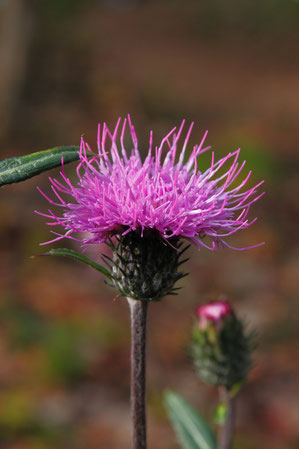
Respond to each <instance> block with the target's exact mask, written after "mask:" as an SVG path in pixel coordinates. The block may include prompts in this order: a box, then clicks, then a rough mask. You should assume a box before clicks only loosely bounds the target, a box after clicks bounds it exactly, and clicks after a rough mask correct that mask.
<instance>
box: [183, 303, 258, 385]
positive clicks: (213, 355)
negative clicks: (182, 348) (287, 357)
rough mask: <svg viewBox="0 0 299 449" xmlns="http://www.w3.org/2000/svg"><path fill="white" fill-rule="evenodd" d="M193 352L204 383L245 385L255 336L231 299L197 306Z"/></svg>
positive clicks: (198, 371) (195, 363)
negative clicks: (238, 315)
mask: <svg viewBox="0 0 299 449" xmlns="http://www.w3.org/2000/svg"><path fill="white" fill-rule="evenodd" d="M197 317H198V322H197V325H196V326H195V328H194V330H193V338H192V345H191V354H192V357H193V360H194V365H195V368H196V370H197V373H198V375H199V376H200V377H201V378H202V379H203V381H204V382H206V383H208V384H212V385H216V386H224V387H225V388H226V389H228V390H231V389H232V388H233V387H237V386H238V385H240V384H242V383H243V382H244V381H245V379H246V376H247V374H248V372H249V370H250V367H251V359H250V351H251V346H252V345H251V335H249V334H247V333H245V331H244V325H243V323H242V321H241V320H239V319H238V318H237V317H236V315H235V313H234V311H233V308H232V306H231V305H230V304H229V303H228V302H227V301H213V302H210V303H207V304H205V305H203V306H200V307H198V309H197Z"/></svg>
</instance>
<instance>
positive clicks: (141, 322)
mask: <svg viewBox="0 0 299 449" xmlns="http://www.w3.org/2000/svg"><path fill="white" fill-rule="evenodd" d="M127 299H128V303H129V306H130V311H131V413H132V449H146V410H145V396H146V387H145V367H146V316H147V304H148V303H147V301H136V300H135V299H132V298H127Z"/></svg>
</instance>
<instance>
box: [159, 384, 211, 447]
mask: <svg viewBox="0 0 299 449" xmlns="http://www.w3.org/2000/svg"><path fill="white" fill-rule="evenodd" d="M164 404H165V407H166V410H167V413H168V416H169V418H170V420H171V423H172V426H173V428H174V430H175V433H176V435H177V438H178V440H179V442H180V443H181V445H182V447H183V449H217V445H216V440H215V436H214V434H213V432H212V430H211V429H210V427H209V425H208V424H207V423H206V422H205V420H204V419H203V418H202V417H201V415H200V414H199V413H198V412H197V411H196V410H195V409H194V408H193V407H192V406H191V405H190V404H189V403H188V402H187V401H186V400H185V399H183V398H182V397H181V396H179V395H178V394H176V393H174V392H172V391H168V392H166V393H165V395H164Z"/></svg>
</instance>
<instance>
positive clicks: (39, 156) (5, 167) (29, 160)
mask: <svg viewBox="0 0 299 449" xmlns="http://www.w3.org/2000/svg"><path fill="white" fill-rule="evenodd" d="M87 156H94V154H93V153H91V152H87ZM62 158H63V163H64V164H69V163H70V162H73V161H76V160H78V159H79V147H77V146H73V145H70V146H64V147H56V148H52V149H50V150H45V151H38V152H37V153H31V154H25V155H24V156H19V157H10V158H8V159H4V160H3V161H1V162H0V186H3V185H5V184H12V183H15V182H21V181H25V180H26V179H29V178H32V177H33V176H36V175H38V174H40V173H42V172H44V171H46V170H50V169H52V168H55V167H59V166H60V165H61V161H62Z"/></svg>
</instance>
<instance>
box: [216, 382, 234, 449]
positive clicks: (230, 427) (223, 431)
mask: <svg viewBox="0 0 299 449" xmlns="http://www.w3.org/2000/svg"><path fill="white" fill-rule="evenodd" d="M220 397H221V399H222V401H223V402H225V404H226V406H227V415H226V420H225V423H224V424H223V426H221V428H220V431H219V438H218V449H231V448H232V442H233V435H234V429H235V416H236V398H235V397H232V396H231V395H230V393H229V391H227V389H226V388H224V387H222V388H220Z"/></svg>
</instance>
